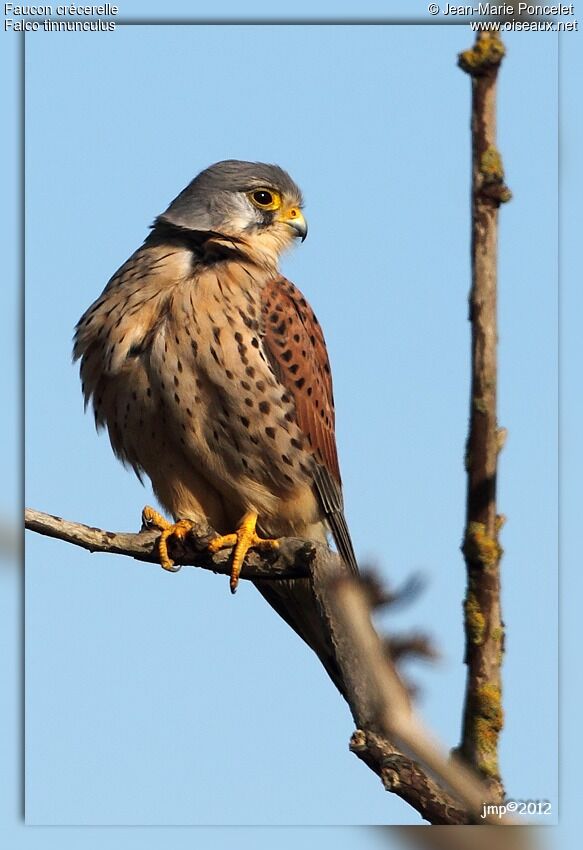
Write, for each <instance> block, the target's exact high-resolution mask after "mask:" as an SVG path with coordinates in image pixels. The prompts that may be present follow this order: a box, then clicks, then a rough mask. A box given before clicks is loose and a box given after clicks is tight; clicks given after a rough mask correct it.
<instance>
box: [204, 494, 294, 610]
mask: <svg viewBox="0 0 583 850" xmlns="http://www.w3.org/2000/svg"><path fill="white" fill-rule="evenodd" d="M256 525H257V513H256V512H255V511H249V512H248V513H246V514H245V516H244V517H243V519H242V520H241V525H240V526H239V528H238V529H237V531H236V532H235V533H234V534H225V535H221V536H219V537H215V538H214V539H213V540H211V542H210V543H209V545H208V549H209V552H211V553H212V554H214V553H215V552H218V551H219V549H225V548H226V547H227V546H234V547H235V548H234V550H233V563H232V565H231V582H230V585H231V593H235V591H236V590H237V585H238V584H239V575H240V574H241V567H242V566H243V561H244V560H245V555H246V554H247V552H248V551H249V549H259V550H265V549H277V548H279V541H277V540H269V539H267V540H264V539H263V538H262V537H259V535H258V534H257V532H256V531H255V526H256Z"/></svg>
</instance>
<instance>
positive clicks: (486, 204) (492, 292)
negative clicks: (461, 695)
mask: <svg viewBox="0 0 583 850" xmlns="http://www.w3.org/2000/svg"><path fill="white" fill-rule="evenodd" d="M503 57H504V46H503V44H502V41H501V40H500V37H499V35H498V34H497V33H479V34H478V36H477V38H476V42H475V45H474V47H473V48H471V49H470V50H466V51H465V52H463V53H461V54H460V56H459V60H458V62H459V65H460V67H461V68H462V69H463V70H464V71H466V72H467V73H468V74H470V76H471V78H472V122H471V130H472V249H471V250H472V288H471V292H470V316H469V318H470V322H471V326H472V343H471V347H472V383H471V399H470V424H469V435H468V442H467V450H466V470H467V476H468V487H467V504H466V527H465V533H464V542H463V546H462V550H463V553H464V557H465V562H466V570H467V589H466V596H465V601H464V612H465V634H466V653H465V663H466V664H467V668H468V670H467V682H466V695H465V704H464V713H463V730H462V739H461V744H460V747H459V752H460V753H461V754H462V755H463V757H464V758H465V759H466V760H467V762H468V763H469V764H470V765H472V766H474V767H475V768H476V769H477V770H478V771H479V772H480V773H481V774H482V776H484V777H485V778H486V779H488V780H489V783H490V786H491V797H492V800H493V801H494V802H495V801H496V800H501V799H503V797H504V788H503V786H502V782H501V779H500V771H499V767H498V739H499V735H500V731H501V729H502V724H503V715H502V698H501V693H502V691H501V674H500V668H501V663H502V654H503V649H504V625H503V622H502V618H501V610H500V559H501V556H502V548H501V546H500V543H499V540H498V533H499V530H500V528H501V525H502V522H503V518H502V517H499V516H498V515H497V513H496V473H497V462H498V453H499V451H500V448H501V445H502V442H503V440H502V437H503V432H502V431H501V430H499V429H498V424H497V418H496V390H497V362H496V346H497V315H496V309H497V308H496V300H497V299H496V296H497V292H496V288H497V239H498V208H499V206H500V204H501V203H503V202H505V201H508V200H510V197H511V194H510V192H509V190H508V188H507V187H506V186H505V184H504V172H503V168H502V160H501V157H500V154H499V153H498V150H497V148H496V80H497V75H498V69H499V67H500V63H501V62H502V59H503Z"/></svg>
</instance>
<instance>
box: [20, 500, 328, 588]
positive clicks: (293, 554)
mask: <svg viewBox="0 0 583 850" xmlns="http://www.w3.org/2000/svg"><path fill="white" fill-rule="evenodd" d="M24 525H25V528H27V529H29V530H30V531H36V532H37V533H38V534H44V535H45V536H47V537H54V538H56V539H57V540H63V541H64V542H65V543H72V544H73V545H74V546H80V547H81V548H82V549H87V550H88V551H89V552H105V553H109V554H111V555H127V556H128V557H129V558H135V559H136V560H137V561H145V562H147V563H150V564H159V563H160V561H159V555H158V546H157V541H158V537H159V536H160V532H159V531H140V532H139V533H137V534H132V533H128V532H117V531H104V530H103V529H101V528H94V527H92V526H89V525H83V524H82V523H79V522H71V521H70V520H66V519H62V518H61V517H58V516H53V515H52V514H45V513H41V512H40V511H35V510H33V509H32V508H26V510H25V512H24ZM214 536H215V532H214V531H213V529H212V528H211V527H210V526H209V525H207V524H206V523H198V524H196V525H195V526H194V527H193V529H192V531H191V532H190V534H189V535H188V537H187V539H186V540H185V541H184V542H183V543H177V542H175V541H174V540H172V541H171V545H173V547H175V548H173V550H172V554H173V556H176V560H175V563H176V565H177V566H180V567H199V568H201V569H203V570H210V571H211V572H213V573H218V574H220V575H225V576H229V575H230V574H231V565H230V555H231V552H230V550H225V549H223V550H221V551H220V552H217V553H216V554H215V555H211V554H210V553H209V552H208V551H207V550H206V546H207V544H208V542H209V540H210V539H211V538H212V537H214ZM318 545H321V544H317V543H311V542H310V541H306V540H299V539H297V538H294V537H287V538H282V539H281V540H280V546H279V549H278V550H277V552H274V553H271V552H264V553H262V555H261V556H259V555H258V554H257V552H249V553H248V555H247V557H246V558H245V566H244V568H243V572H242V574H241V578H242V579H248V580H252V581H262V580H263V581H273V580H279V579H289V578H306V577H308V576H309V575H310V570H309V564H310V561H311V559H312V558H313V557H314V554H315V551H316V548H317V547H318ZM323 548H324V547H323Z"/></svg>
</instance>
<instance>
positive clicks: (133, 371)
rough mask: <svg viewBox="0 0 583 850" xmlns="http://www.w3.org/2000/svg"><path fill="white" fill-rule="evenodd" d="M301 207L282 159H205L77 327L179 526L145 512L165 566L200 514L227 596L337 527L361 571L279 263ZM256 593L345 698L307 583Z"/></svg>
mask: <svg viewBox="0 0 583 850" xmlns="http://www.w3.org/2000/svg"><path fill="white" fill-rule="evenodd" d="M303 207H304V202H303V197H302V193H301V191H300V189H299V187H298V186H297V185H296V183H295V182H294V181H293V180H292V178H291V177H290V176H289V174H288V173H287V172H286V171H284V170H283V169H282V168H281V167H279V166H278V165H271V164H266V163H261V162H246V161H241V160H224V161H221V162H217V163H215V164H214V165H211V166H210V167H208V168H206V169H205V170H203V171H201V172H200V173H199V174H198V176H196V177H195V178H194V179H193V180H192V181H191V182H190V183H189V184H188V185H187V186H186V188H184V189H183V190H182V191H181V192H180V194H178V196H177V197H176V198H175V199H174V200H173V201H172V202H171V203H170V205H169V206H168V207H167V209H166V210H165V212H163V213H162V214H161V215H158V216H157V217H156V218H155V220H154V222H153V224H152V225H151V228H150V233H149V234H148V235H147V236H146V238H145V240H144V242H143V244H142V245H141V247H139V248H138V249H137V250H136V251H135V252H134V253H133V254H132V255H131V256H130V258H129V259H128V260H127V261H126V262H125V263H124V264H123V265H122V266H121V267H120V268H119V270H118V271H117V272H116V273H115V274H114V275H113V277H112V278H111V279H110V280H109V282H108V283H107V285H106V287H105V289H104V290H103V292H102V294H101V295H100V296H99V297H98V298H97V300H96V301H95V302H94V303H93V304H92V305H91V306H90V307H89V308H88V309H87V311H86V312H85V313H84V315H83V316H82V317H81V319H80V320H79V322H78V323H77V325H76V328H75V336H74V349H73V359H74V360H75V361H77V360H79V361H80V377H81V382H82V391H83V395H84V400H85V407H87V406H88V404H90V403H91V405H92V407H93V412H94V417H95V422H96V425H97V427H98V429H100V428H103V427H105V428H106V429H107V431H108V433H109V438H110V442H111V445H112V448H113V451H114V453H115V455H116V456H117V457H118V458H119V459H120V460H121V461H122V462H123V463H124V464H125V465H126V466H129V467H131V468H133V469H134V471H135V472H136V474H137V475H138V477H139V478H140V480H143V478H144V476H147V477H148V478H149V479H150V482H151V484H152V489H153V492H154V494H155V495H156V498H157V500H158V502H159V503H160V505H161V507H162V508H163V509H164V511H166V512H167V513H168V514H169V515H170V516H171V517H172V521H168V520H167V519H166V518H165V517H164V516H163V515H162V514H161V513H159V512H158V511H157V510H155V509H154V508H151V507H146V508H144V511H143V519H144V522H145V523H146V524H147V525H148V526H149V527H154V528H157V529H159V530H160V532H161V534H160V537H159V541H158V552H159V560H160V564H161V566H162V567H164V568H165V569H167V570H170V571H173V570H175V569H176V566H175V565H174V562H173V560H172V558H171V557H170V555H169V552H168V548H169V546H168V544H169V543H170V544H171V541H172V539H173V538H174V539H181V538H184V537H185V536H186V535H187V534H188V532H189V530H190V529H191V528H192V525H193V523H194V522H197V521H200V520H201V519H204V520H206V521H207V522H208V523H209V524H210V525H211V527H212V528H213V529H214V530H215V531H216V532H217V536H216V537H215V538H213V539H212V540H211V541H210V543H209V549H210V551H211V552H216V551H219V549H222V548H225V547H233V554H232V560H231V576H230V587H231V590H232V592H235V590H236V589H237V585H238V581H239V575H240V572H241V569H242V568H243V564H244V559H245V556H246V553H247V551H248V550H249V549H250V548H258V549H260V550H269V549H276V548H277V547H278V545H279V544H278V540H279V539H280V538H282V537H285V536H295V537H300V538H306V539H310V540H317V541H320V542H322V543H326V544H328V539H329V535H330V534H331V535H332V538H333V540H334V542H335V544H336V547H337V550H338V553H339V554H340V556H341V558H342V560H343V562H344V564H345V565H346V568H347V569H348V570H349V571H350V572H351V573H353V574H355V575H356V574H358V564H357V560H356V556H355V552H354V547H353V544H352V541H351V537H350V533H349V530H348V526H347V522H346V518H345V514H344V504H343V493H342V483H341V477H340V470H339V462H338V454H337V448H336V439H335V414H334V398H333V388H332V376H331V369H330V363H329V358H328V354H327V350H326V343H325V340H324V335H323V332H322V328H321V326H320V324H319V322H318V320H317V318H316V316H315V314H314V311H313V310H312V308H311V307H310V305H309V304H308V302H307V300H306V298H305V296H304V295H303V294H302V293H301V292H300V290H299V289H298V288H297V287H296V286H295V285H294V284H293V283H292V282H291V281H289V280H287V279H286V278H285V277H284V276H283V275H282V274H281V272H280V270H279V259H280V256H281V255H282V253H283V252H284V251H285V250H287V249H288V248H290V247H291V246H292V245H293V244H294V243H297V242H298V240H300V241H301V242H303V241H304V240H305V238H306V236H307V233H308V225H307V222H306V218H305V216H304V213H303ZM170 548H171V546H170ZM256 587H257V588H258V590H259V591H260V593H261V594H262V595H263V596H264V597H265V599H266V600H267V601H268V602H269V603H270V605H271V606H272V607H273V608H274V609H275V610H276V611H277V612H278V614H280V616H282V617H283V619H284V620H285V621H286V622H287V623H288V624H289V625H290V626H291V627H292V628H293V629H294V630H295V631H296V632H297V633H298V634H299V635H300V637H302V638H303V639H304V641H305V642H306V643H307V644H308V645H309V646H310V647H311V648H312V649H313V650H314V651H315V652H316V653H317V655H318V656H319V658H320V660H321V661H322V663H323V664H324V667H325V668H326V670H327V671H328V673H329V675H330V676H331V678H332V680H333V681H334V683H335V684H336V686H337V687H338V688H339V690H340V691H341V692H343V682H342V678H341V675H340V672H339V670H338V666H337V664H336V661H335V659H334V653H333V650H332V648H331V645H330V641H329V638H328V637H327V636H326V634H325V633H324V632H325V630H323V627H322V622H321V619H320V615H319V613H318V610H317V607H316V603H315V600H314V598H313V595H312V593H311V590H310V583H309V579H306V578H297V579H281V580H277V581H262V582H257V583H256Z"/></svg>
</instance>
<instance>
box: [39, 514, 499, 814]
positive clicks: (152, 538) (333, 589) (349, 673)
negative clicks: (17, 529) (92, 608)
mask: <svg viewBox="0 0 583 850" xmlns="http://www.w3.org/2000/svg"><path fill="white" fill-rule="evenodd" d="M25 526H26V528H27V529H29V530H31V531H35V532H37V533H39V534H44V535H47V536H49V537H54V538H57V539H59V540H62V541H63V542H67V543H71V544H73V545H74V546H80V547H82V548H84V549H87V550H89V551H90V552H108V553H110V554H117V555H125V556H127V557H131V558H135V559H137V560H139V561H146V562H148V563H156V562H157V559H158V555H157V546H156V541H157V538H158V536H159V532H155V531H141V532H139V533H137V534H131V533H115V532H111V531H104V530H102V529H99V528H93V527H91V526H87V525H83V524H81V523H77V522H70V521H68V520H64V519H61V518H60V517H55V516H52V515H50V514H44V513H40V512H39V511H35V510H32V509H30V508H28V509H27V510H26V512H25ZM213 534H214V532H213V531H212V529H211V528H210V527H209V526H208V525H206V524H204V523H201V524H199V525H197V526H195V527H194V528H193V531H192V532H191V533H190V535H189V537H188V538H187V540H186V541H185V544H186V545H185V546H184V547H183V548H182V550H181V547H182V544H178V546H177V547H176V548H177V551H176V552H173V556H174V555H176V558H177V564H180V565H183V566H191V565H192V566H197V567H201V568H202V569H208V570H212V571H213V572H216V573H220V574H222V575H229V572H230V550H226V551H221V552H219V553H217V554H216V555H209V554H208V552H205V551H204V547H205V546H206V545H207V543H208V541H209V539H210V538H212V536H213ZM247 557H248V563H247V560H246V563H245V567H244V569H243V573H242V575H241V578H246V579H251V580H253V581H261V580H279V579H282V578H290V577H293V578H299V577H309V578H310V580H311V585H312V590H313V593H314V596H315V599H316V602H317V604H318V606H319V609H320V613H321V617H322V628H324V629H327V630H328V633H329V636H330V640H331V644H332V647H333V650H334V655H335V659H336V661H337V663H338V666H339V668H340V670H341V672H342V675H343V680H344V682H345V684H346V698H347V701H348V704H349V707H350V710H351V712H352V715H353V717H354V720H355V723H356V725H357V727H358V728H357V731H356V732H355V733H354V735H353V736H352V739H351V742H350V749H351V751H352V752H354V753H355V755H357V756H358V757H359V758H360V759H361V760H362V761H363V762H364V763H365V764H366V765H368V767H369V768H370V769H371V770H373V771H374V772H375V773H376V774H377V775H378V776H379V777H380V778H381V780H382V782H383V785H384V787H385V788H386V789H387V790H388V791H392V792H393V793H395V794H397V795H398V796H400V797H401V798H402V799H403V800H405V801H406V802H407V803H409V805H411V806H412V807H413V808H415V809H416V810H417V811H418V812H419V814H420V815H421V817H423V818H424V819H425V820H427V821H429V822H430V823H434V824H467V823H472V822H475V815H476V806H477V804H478V802H479V805H480V807H481V805H482V802H486V800H487V789H485V788H481V787H480V786H479V785H478V786H476V785H475V782H476V780H475V778H474V777H470V778H469V780H468V772H467V770H466V773H465V774H463V773H462V774H461V776H462V781H461V784H460V783H458V784H457V794H453V795H452V794H451V793H449V792H448V791H447V790H444V789H443V788H442V787H441V786H440V783H439V782H438V781H437V780H436V779H434V778H433V777H432V775H431V774H432V772H433V773H435V763H432V762H431V758H430V760H429V762H428V763H427V764H426V763H425V762H424V759H425V757H426V755H427V753H423V752H422V751H420V752H418V751H417V744H418V743H419V742H423V740H426V738H427V736H426V735H424V734H421V733H420V731H419V729H420V727H415V729H414V731H413V732H412V731H411V729H412V728H413V727H411V726H410V723H409V721H408V720H407V721H406V722H405V724H404V726H403V718H408V717H409V715H410V714H411V711H410V705H409V696H408V694H407V692H406V690H405V688H404V686H403V685H402V683H401V682H400V679H399V677H398V675H397V673H396V670H395V668H394V665H393V663H392V661H390V660H388V659H387V656H386V655H385V654H384V652H383V649H382V645H381V643H380V640H379V638H378V636H377V635H376V633H375V632H374V630H373V629H372V625H371V624H370V619H369V614H368V610H369V609H368V603H366V602H365V601H364V592H363V591H362V590H361V589H360V588H358V585H357V586H356V587H357V588H358V593H359V594H360V597H359V599H360V600H361V601H360V602H359V603H358V605H359V606H364V608H362V607H361V608H358V609H357V611H356V612H355V610H353V608H352V609H351V608H350V606H349V608H348V609H347V607H346V605H345V603H344V602H343V601H342V599H340V597H339V593H340V592H341V588H342V585H340V584H338V577H339V576H340V577H342V576H345V575H346V567H345V566H344V564H343V562H342V560H341V559H340V558H339V556H338V555H336V554H335V553H333V552H331V551H330V550H329V549H328V548H327V547H326V546H324V545H322V544H319V543H312V542H306V541H304V540H296V539H293V538H289V539H283V540H282V541H280V549H279V550H278V552H277V553H276V554H275V555H274V556H273V555H271V554H270V553H262V554H261V555H260V554H258V553H257V552H250V553H248V556H247ZM359 611H360V613H358V612H359ZM363 612H364V613H363ZM355 622H357V623H359V624H360V626H359V628H360V632H359V633H361V632H362V628H363V626H362V624H363V623H366V622H368V628H369V629H370V632H369V635H368V640H369V641H372V644H371V646H372V650H373V652H372V655H373V657H374V659H375V661H374V663H375V664H377V665H378V664H379V660H380V663H381V673H380V676H381V680H380V681H383V678H382V677H383V676H388V677H389V678H390V681H391V689H392V692H393V693H394V694H395V697H394V699H393V703H392V706H391V713H394V714H395V716H396V717H397V718H398V721H399V722H398V723H397V726H398V729H397V733H398V734H397V737H399V736H400V737H401V738H402V739H403V740H404V741H406V742H407V747H408V751H409V752H410V753H411V755H408V754H406V753H405V752H402V749H401V748H397V747H396V746H395V745H394V744H393V743H392V738H391V736H390V735H387V728H388V727H386V725H383V723H382V722H381V723H380V722H379V709H380V708H382V709H383V711H384V706H385V703H384V702H383V699H384V698H383V699H381V698H379V696H378V693H382V687H384V685H383V686H382V687H381V685H379V682H378V681H377V679H375V676H377V677H378V675H379V671H378V670H377V671H376V672H375V673H374V675H373V676H372V677H371V673H370V667H369V660H368V658H367V657H365V656H366V652H365V651H364V650H363V647H362V646H361V645H360V643H359V642H358V640H355V637H354V628H355V626H354V623H355ZM375 642H376V643H375ZM379 688H380V690H379ZM379 699H380V701H379ZM395 700H396V702H395ZM395 707H397V708H398V710H397V711H395ZM399 723H400V724H401V725H399ZM403 729H405V731H404V732H403ZM407 730H409V731H407ZM390 731H391V732H393V731H395V727H394V726H391V727H390ZM444 765H445V767H444ZM438 766H439V768H440V770H442V771H445V774H448V772H449V771H450V767H448V766H447V764H446V763H445V759H444V758H443V757H441V756H440V758H439V760H438ZM428 768H429V769H428ZM440 770H438V771H437V774H438V777H439V775H440ZM454 774H455V775H456V776H457V775H458V769H457V767H455V766H454ZM448 775H449V774H448ZM448 781H450V780H448ZM468 781H469V786H468V785H467V783H468ZM472 782H473V783H474V785H473V786H472ZM453 786H454V789H455V787H456V782H455V781H454V782H453ZM468 787H469V788H472V787H473V788H474V791H475V790H476V787H477V788H478V790H477V794H478V797H479V800H477V798H473V799H472V804H471V806H470V807H469V808H468V807H467V806H466V803H467V801H468V799H469V798H468V793H469V792H468V790H467V789H468ZM460 789H461V794H460ZM458 797H459V800H458ZM460 800H461V802H460Z"/></svg>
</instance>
